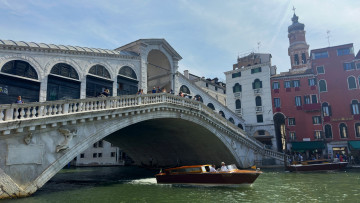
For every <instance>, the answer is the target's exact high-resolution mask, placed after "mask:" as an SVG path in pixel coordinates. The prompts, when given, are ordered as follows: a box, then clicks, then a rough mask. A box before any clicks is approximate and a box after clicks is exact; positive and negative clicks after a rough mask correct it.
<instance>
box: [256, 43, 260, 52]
mask: <svg viewBox="0 0 360 203" xmlns="http://www.w3.org/2000/svg"><path fill="white" fill-rule="evenodd" d="M260 45H261V42H258V43H257V48H258V52H260Z"/></svg>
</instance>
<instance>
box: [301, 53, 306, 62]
mask: <svg viewBox="0 0 360 203" xmlns="http://www.w3.org/2000/svg"><path fill="white" fill-rule="evenodd" d="M301 62H302V63H303V64H306V55H305V53H302V54H301Z"/></svg>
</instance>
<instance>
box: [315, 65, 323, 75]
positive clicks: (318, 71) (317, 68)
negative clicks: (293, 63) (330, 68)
mask: <svg viewBox="0 0 360 203" xmlns="http://www.w3.org/2000/svg"><path fill="white" fill-rule="evenodd" d="M316 71H317V73H318V74H324V73H325V70H324V66H318V67H316Z"/></svg>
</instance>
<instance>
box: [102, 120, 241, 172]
mask: <svg viewBox="0 0 360 203" xmlns="http://www.w3.org/2000/svg"><path fill="white" fill-rule="evenodd" d="M105 140H106V141H108V142H111V143H112V144H113V145H115V146H118V147H120V148H121V149H122V150H123V151H124V152H126V153H127V154H128V155H129V156H130V157H131V158H132V159H133V161H134V162H135V163H134V164H135V165H145V166H150V165H152V166H153V167H169V166H177V165H193V164H209V163H212V164H215V165H217V166H219V165H220V163H221V162H222V161H224V162H225V163H228V164H230V163H236V159H235V158H234V157H233V154H232V153H231V152H230V150H229V149H228V148H227V146H226V145H225V144H224V143H223V142H222V141H221V140H220V139H219V138H218V137H217V136H216V135H215V134H214V133H212V132H210V131H209V130H208V129H206V128H205V127H203V126H200V125H198V124H196V123H193V122H191V121H187V120H183V119H176V118H161V119H153V120H147V121H143V122H139V123H136V124H133V125H131V126H128V127H125V128H123V129H121V130H118V131H116V132H114V133H112V134H110V135H108V136H107V137H106V138H105Z"/></svg>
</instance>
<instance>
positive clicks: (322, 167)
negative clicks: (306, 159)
mask: <svg viewBox="0 0 360 203" xmlns="http://www.w3.org/2000/svg"><path fill="white" fill-rule="evenodd" d="M347 164H348V162H339V163H322V164H309V165H302V164H297V165H290V166H286V169H287V170H288V171H290V172H298V171H299V172H301V171H331V170H341V169H344V168H345V167H346V166H347Z"/></svg>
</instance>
